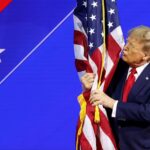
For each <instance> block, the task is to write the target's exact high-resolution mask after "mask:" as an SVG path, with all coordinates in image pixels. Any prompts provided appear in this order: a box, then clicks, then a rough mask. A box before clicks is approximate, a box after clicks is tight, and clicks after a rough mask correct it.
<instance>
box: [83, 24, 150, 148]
mask: <svg viewBox="0 0 150 150" xmlns="http://www.w3.org/2000/svg"><path fill="white" fill-rule="evenodd" d="M122 59H123V61H122V60H120V62H119V64H118V67H117V70H116V72H115V74H114V77H113V79H112V81H111V83H110V87H109V88H108V91H107V94H108V95H109V96H111V97H109V96H108V95H106V94H105V93H103V92H102V91H100V90H95V91H93V92H92V94H91V97H90V102H91V103H92V105H93V106H96V105H99V104H101V105H103V106H104V107H106V108H108V110H109V109H110V110H111V114H110V116H111V118H110V121H111V123H112V128H113V131H114V134H115V135H116V136H117V138H118V139H119V147H120V150H150V63H149V62H150V28H149V27H145V26H139V27H136V28H134V29H132V30H131V31H130V32H129V36H128V39H127V43H126V45H125V47H124V51H123V55H122ZM93 79H94V75H93V74H86V75H84V76H83V77H82V79H81V82H82V84H83V86H84V87H85V88H86V89H90V88H91V86H92V83H93ZM108 115H109V111H108ZM110 116H109V117H110Z"/></svg>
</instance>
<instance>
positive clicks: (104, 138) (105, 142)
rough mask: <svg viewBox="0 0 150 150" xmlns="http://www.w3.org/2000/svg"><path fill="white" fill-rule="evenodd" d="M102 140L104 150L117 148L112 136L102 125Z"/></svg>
mask: <svg viewBox="0 0 150 150" xmlns="http://www.w3.org/2000/svg"><path fill="white" fill-rule="evenodd" d="M100 142H101V144H102V148H103V150H116V149H115V147H114V145H113V143H112V142H111V140H110V138H109V137H108V136H107V135H106V134H105V133H104V132H103V130H102V128H101V127H100Z"/></svg>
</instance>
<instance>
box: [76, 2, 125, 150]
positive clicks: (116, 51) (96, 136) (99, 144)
mask: <svg viewBox="0 0 150 150" xmlns="http://www.w3.org/2000/svg"><path fill="white" fill-rule="evenodd" d="M123 46H124V40H123V34H122V30H121V27H120V24H119V19H118V11H117V5H116V1H115V0H77V7H76V9H75V10H74V53H75V65H76V68H77V71H78V75H79V78H81V77H82V76H83V75H84V74H85V73H87V72H88V73H95V74H96V77H95V80H94V83H93V86H92V89H91V91H92V90H95V89H97V88H99V84H100V88H99V89H101V90H103V91H106V89H107V87H108V85H109V83H110V81H111V78H112V76H113V74H114V71H115V69H116V66H117V63H118V60H119V55H120V52H121V50H122V49H123ZM91 91H84V90H83V93H82V94H81V95H80V96H79V98H78V100H79V103H80V106H81V111H80V117H79V121H78V125H77V135H76V150H116V149H117V146H116V143H115V139H114V136H113V133H112V130H111V127H110V124H109V120H108V117H107V113H106V110H105V108H103V106H101V105H99V106H98V108H99V115H100V122H99V123H98V122H95V120H94V117H95V110H96V109H95V108H94V107H93V106H91V104H90V103H89V96H90V93H91Z"/></svg>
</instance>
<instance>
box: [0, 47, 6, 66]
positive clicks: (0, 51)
mask: <svg viewBox="0 0 150 150" xmlns="http://www.w3.org/2000/svg"><path fill="white" fill-rule="evenodd" d="M4 51H5V49H1V48H0V54H1V53H3V52H4ZM1 62H2V60H1V59H0V63H1Z"/></svg>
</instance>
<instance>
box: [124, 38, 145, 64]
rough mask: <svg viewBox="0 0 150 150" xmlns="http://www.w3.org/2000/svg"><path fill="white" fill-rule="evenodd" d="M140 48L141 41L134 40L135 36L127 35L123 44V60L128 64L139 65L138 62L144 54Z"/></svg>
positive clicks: (141, 46) (141, 60) (141, 45)
mask: <svg viewBox="0 0 150 150" xmlns="http://www.w3.org/2000/svg"><path fill="white" fill-rule="evenodd" d="M142 48H143V44H142V43H140V42H139V41H138V40H136V38H133V37H129V38H128V39H127V43H126V45H125V46H124V51H123V56H122V58H123V60H124V61H125V62H127V63H128V64H129V65H130V66H140V64H141V63H142V62H143V57H144V56H145V54H144V52H143V51H142Z"/></svg>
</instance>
